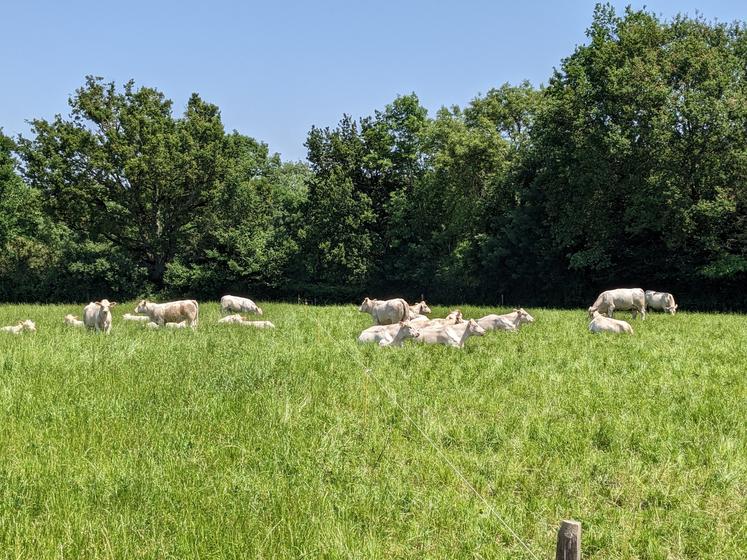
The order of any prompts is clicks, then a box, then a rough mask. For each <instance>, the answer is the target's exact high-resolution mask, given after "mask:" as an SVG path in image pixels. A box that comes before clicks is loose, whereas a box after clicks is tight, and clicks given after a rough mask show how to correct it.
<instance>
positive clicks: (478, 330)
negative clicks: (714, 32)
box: [467, 319, 485, 336]
mask: <svg viewBox="0 0 747 560" xmlns="http://www.w3.org/2000/svg"><path fill="white" fill-rule="evenodd" d="M467 330H468V331H469V332H470V334H472V335H473V336H482V335H484V334H485V329H483V328H482V327H481V326H480V325H478V324H477V321H475V320H474V319H470V320H469V322H468V323H467Z"/></svg>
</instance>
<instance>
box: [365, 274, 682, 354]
mask: <svg viewBox="0 0 747 560" xmlns="http://www.w3.org/2000/svg"><path fill="white" fill-rule="evenodd" d="M647 307H648V308H649V309H655V310H658V311H665V312H667V313H669V314H671V315H674V314H675V313H676V311H677V304H676V303H675V302H674V296H672V294H668V293H665V292H654V291H650V290H649V291H646V292H644V291H643V290H641V289H640V288H619V289H616V290H607V291H605V292H602V293H601V294H599V296H598V297H597V299H596V300H595V301H594V303H593V304H592V306H591V307H589V318H590V319H591V322H590V323H589V331H591V332H592V333H600V332H610V333H618V334H619V333H628V334H633V328H632V327H631V326H630V324H629V323H627V322H626V321H620V320H618V319H615V318H614V317H613V314H614V312H615V310H619V311H631V312H632V315H633V318H635V317H636V314H637V313H640V314H641V316H642V317H643V319H646V308H647ZM358 311H360V312H361V313H370V314H371V316H372V317H373V320H374V326H373V327H369V328H367V329H365V330H364V331H363V332H362V333H361V334H360V336H358V342H361V343H367V342H373V343H377V344H378V345H379V346H401V345H402V342H404V341H405V340H407V339H412V340H414V341H415V342H421V343H424V344H445V345H447V346H455V347H457V348H463V347H464V344H465V343H466V342H467V339H469V337H470V336H482V335H484V334H485V332H487V331H491V330H503V331H518V330H519V329H520V328H521V326H522V325H524V324H526V323H533V322H534V317H532V316H531V315H530V314H529V313H527V312H526V311H524V309H514V310H513V311H512V312H511V313H507V314H505V315H486V316H485V317H482V318H480V319H464V317H463V316H462V313H461V312H460V311H459V310H456V311H452V312H451V313H449V314H448V315H447V316H446V317H444V318H443V319H430V318H428V317H427V316H426V314H428V313H430V312H431V310H430V308H428V306H427V305H426V303H425V301H421V302H420V303H417V304H415V305H409V304H408V303H407V302H406V301H405V300H404V299H400V298H397V299H388V300H383V301H379V300H375V299H369V298H366V299H364V300H363V303H362V304H361V306H360V307H359V308H358Z"/></svg>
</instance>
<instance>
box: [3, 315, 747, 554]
mask: <svg viewBox="0 0 747 560" xmlns="http://www.w3.org/2000/svg"><path fill="white" fill-rule="evenodd" d="M261 306H262V308H263V309H264V310H265V317H263V318H266V319H270V320H272V321H273V322H274V323H275V325H276V326H277V329H275V330H252V329H247V328H242V327H237V326H227V325H217V324H216V321H217V319H218V317H219V311H218V307H217V305H215V304H202V305H201V306H200V327H199V329H198V331H197V332H191V331H189V330H186V331H185V330H180V331H167V330H160V331H149V330H145V329H144V328H143V327H142V325H138V324H132V323H125V322H122V321H121V315H122V314H123V313H124V312H127V311H130V312H131V311H132V307H134V305H133V304H127V305H120V306H118V307H116V308H115V309H114V311H115V313H114V315H115V318H114V321H115V323H114V328H113V330H112V334H111V336H108V337H106V336H103V335H96V334H94V333H90V332H83V331H77V330H72V329H69V328H66V327H65V326H64V325H63V323H62V317H63V316H64V315H65V314H66V313H70V312H72V313H77V314H80V308H76V307H71V306H2V307H0V325H8V324H14V323H15V322H16V321H17V320H19V319H24V318H32V319H34V320H35V321H36V323H37V328H38V332H37V333H36V334H35V335H29V334H24V335H23V336H12V335H4V336H0V556H1V557H6V558H117V559H122V558H187V557H189V558H300V557H309V558H318V557H323V558H412V557H417V558H506V559H508V558H529V555H528V553H527V552H526V551H525V549H524V548H523V547H522V545H521V544H520V543H518V542H517V541H516V539H515V538H514V537H513V536H512V535H511V534H510V533H509V531H508V530H507V529H506V528H505V527H504V526H503V525H502V524H501V522H500V521H499V520H498V519H497V518H496V515H495V512H497V514H498V515H499V516H500V517H501V518H502V519H504V520H505V521H506V523H507V524H508V525H509V526H510V527H512V528H513V530H514V531H516V533H517V534H518V535H519V536H520V537H521V538H522V539H523V540H524V541H525V542H526V543H527V544H528V546H529V547H530V548H531V550H533V551H534V552H535V554H537V555H538V557H539V558H551V557H553V554H554V540H555V532H556V530H557V526H558V523H559V521H560V520H561V519H563V518H574V519H577V520H579V521H581V522H582V524H583V531H584V534H583V550H584V557H585V558H590V559H591V558H598V559H610V558H612V559H617V558H620V559H623V558H624V559H633V558H651V559H654V558H657V559H658V558H661V559H666V558H693V559H695V558H698V559H703V558H713V559H716V558H719V559H720V558H744V557H747V510H746V507H747V422H746V421H745V413H746V412H747V381H746V380H745V374H746V373H747V318H745V317H744V316H738V315H713V314H711V315H708V314H689V313H678V314H677V315H676V316H674V317H669V316H664V315H655V314H651V315H650V316H649V319H648V320H647V321H645V322H643V321H640V320H637V321H632V324H633V326H634V329H635V331H636V333H635V335H634V336H612V335H591V334H590V333H588V332H587V330H586V325H587V320H586V317H585V313H584V312H583V311H580V310H579V311H553V310H543V309H532V310H530V312H531V313H532V314H533V315H534V317H535V319H536V323H535V324H533V325H529V326H527V327H525V328H524V329H523V330H522V331H521V332H519V333H489V334H488V335H487V336H485V337H483V338H473V339H470V340H469V342H468V344H467V347H466V348H465V349H464V350H461V351H460V350H458V349H453V348H446V347H441V346H438V347H432V346H429V347H426V346H421V345H417V346H416V345H411V344H408V345H405V347H403V348H400V349H396V348H378V347H374V346H359V345H358V344H357V343H356V341H355V339H356V336H357V335H358V333H359V332H360V330H362V329H363V328H365V327H367V326H369V325H370V317H369V316H368V315H363V314H359V313H357V312H356V310H355V308H354V307H353V306H347V307H306V306H297V305H285V304H272V303H263V304H261ZM446 311H447V310H446V309H444V308H438V309H434V316H439V315H440V316H443V315H444V314H445V313H446ZM463 311H464V312H465V316H472V317H477V316H481V315H483V314H485V313H488V312H495V311H496V310H494V309H477V308H469V307H467V308H464V309H463ZM623 315H624V314H620V317H622V316H623ZM2 334H3V333H0V335H2ZM373 376H375V378H374V377H373ZM379 382H380V383H381V384H383V386H384V387H386V388H387V390H388V391H391V392H392V394H394V395H396V400H397V403H399V405H401V406H402V407H403V408H404V409H405V410H406V411H407V412H408V414H409V415H411V417H412V418H413V419H414V420H415V422H417V424H418V425H419V426H420V427H421V428H422V429H423V430H424V431H425V433H426V434H427V435H428V438H430V439H431V440H432V441H433V442H434V443H435V444H436V445H438V446H439V447H440V448H441V449H442V450H443V452H444V453H445V454H446V455H447V456H448V457H449V459H450V460H451V461H452V462H453V463H454V464H455V465H456V466H457V467H458V469H460V471H461V472H462V473H463V474H464V476H466V478H467V479H468V480H469V481H470V482H471V483H472V484H473V485H474V486H475V488H476V489H477V490H478V491H479V492H480V493H481V494H482V495H483V496H484V497H485V499H487V500H488V502H489V503H490V504H491V506H492V508H494V512H493V511H491V510H490V509H489V508H487V507H486V506H485V504H484V503H483V502H482V501H481V500H480V499H478V498H477V497H476V496H475V495H474V494H472V492H471V491H470V490H469V489H468V488H467V487H466V486H465V485H464V483H463V482H462V481H461V480H460V479H459V478H458V476H457V475H456V474H455V473H454V472H453V471H452V469H451V468H450V467H449V466H448V465H447V464H446V463H445V461H444V460H443V459H442V458H441V457H440V456H439V454H438V453H437V452H436V451H435V450H434V449H433V447H432V446H431V445H430V444H429V443H428V441H427V440H426V439H425V438H424V437H423V436H422V435H421V434H420V433H419V432H418V430H417V429H416V428H415V427H414V426H413V425H412V424H411V423H410V422H409V421H408V420H407V419H406V418H405V416H404V414H403V413H402V410H401V409H400V408H399V407H398V406H397V405H395V403H393V402H392V400H391V399H390V398H389V397H388V396H387V395H386V394H385V393H384V392H382V390H381V389H380V387H379V385H378V383H379Z"/></svg>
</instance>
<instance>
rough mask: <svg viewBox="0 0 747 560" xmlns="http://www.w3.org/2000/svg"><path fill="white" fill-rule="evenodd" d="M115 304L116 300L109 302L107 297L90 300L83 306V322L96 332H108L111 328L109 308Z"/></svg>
mask: <svg viewBox="0 0 747 560" xmlns="http://www.w3.org/2000/svg"><path fill="white" fill-rule="evenodd" d="M115 305H117V302H116V301H113V302H111V303H110V302H109V300H108V299H102V300H101V301H92V302H91V303H89V304H88V305H86V306H85V307H84V308H83V324H84V325H85V326H86V327H87V328H89V329H95V330H96V332H102V331H103V332H104V334H109V333H110V332H111V330H112V311H111V308H112V307H114V306H115Z"/></svg>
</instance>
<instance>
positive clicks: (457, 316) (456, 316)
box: [446, 309, 464, 325]
mask: <svg viewBox="0 0 747 560" xmlns="http://www.w3.org/2000/svg"><path fill="white" fill-rule="evenodd" d="M446 318H447V319H451V320H452V321H454V324H455V325H458V324H459V323H464V317H463V316H462V312H461V311H459V310H458V309H455V310H454V311H452V312H451V313H449V314H448V315H447V316H446Z"/></svg>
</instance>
